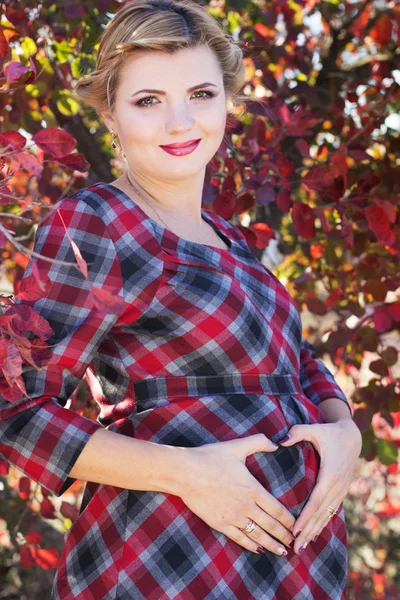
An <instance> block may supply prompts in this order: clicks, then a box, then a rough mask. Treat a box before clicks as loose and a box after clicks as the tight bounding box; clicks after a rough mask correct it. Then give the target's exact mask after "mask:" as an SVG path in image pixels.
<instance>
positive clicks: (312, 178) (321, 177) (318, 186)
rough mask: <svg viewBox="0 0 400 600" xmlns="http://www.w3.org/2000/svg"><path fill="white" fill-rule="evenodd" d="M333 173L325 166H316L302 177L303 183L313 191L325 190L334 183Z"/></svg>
mask: <svg viewBox="0 0 400 600" xmlns="http://www.w3.org/2000/svg"><path fill="white" fill-rule="evenodd" d="M333 179H334V177H333V175H332V172H331V171H330V170H326V169H325V167H314V168H313V169H310V170H309V171H308V173H307V174H306V175H304V177H303V179H302V183H303V184H304V185H305V186H307V187H308V189H309V190H311V191H316V192H323V191H324V190H325V189H326V188H327V187H328V186H329V185H331V184H332V183H333Z"/></svg>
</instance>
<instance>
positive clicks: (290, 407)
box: [109, 393, 323, 517]
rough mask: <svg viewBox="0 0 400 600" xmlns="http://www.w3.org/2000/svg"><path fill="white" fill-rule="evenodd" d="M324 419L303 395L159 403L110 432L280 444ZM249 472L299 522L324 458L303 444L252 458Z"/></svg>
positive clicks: (195, 441)
mask: <svg viewBox="0 0 400 600" xmlns="http://www.w3.org/2000/svg"><path fill="white" fill-rule="evenodd" d="M307 403H308V404H307ZM321 415H323V413H322V412H321V411H319V409H317V407H316V406H315V405H314V404H312V403H311V402H310V401H309V400H308V399H305V398H302V397H301V395H300V394H296V395H289V394H287V395H284V396H283V395H269V394H238V393H237V394H229V395H213V396H201V397H185V398H177V399H171V398H164V399H158V400H157V406H154V407H152V408H149V409H148V410H144V411H142V412H140V413H135V414H133V415H131V416H130V417H127V418H125V419H123V420H121V421H119V422H117V423H114V424H113V425H111V426H110V427H109V429H113V430H119V431H120V432H121V433H124V434H125V435H131V436H132V437H135V438H136V439H141V440H146V441H151V442H155V443H159V444H166V445H171V446H181V447H198V446H202V445H203V444H210V443H216V442H224V441H228V440H232V439H237V438H240V437H247V436H249V435H253V434H257V433H263V434H264V435H265V436H267V437H268V438H269V439H271V440H272V441H273V442H275V443H279V441H280V440H281V439H282V438H283V437H284V436H285V435H286V433H287V432H288V431H289V429H290V428H291V427H292V426H293V425H295V424H296V423H317V422H323V419H322V417H321ZM246 466H247V468H248V469H249V471H250V473H251V474H252V475H253V476H254V477H255V478H256V479H257V481H258V482H259V483H260V484H261V485H262V486H263V487H264V488H265V489H266V490H267V491H268V492H269V493H271V494H272V495H273V496H275V497H276V498H277V499H279V500H280V502H282V504H284V505H285V506H286V508H288V509H289V510H291V512H292V514H293V515H294V516H295V517H297V515H298V514H299V513H300V510H301V507H302V505H304V503H305V502H306V500H307V498H308V496H309V495H310V493H311V491H312V489H313V487H314V485H315V481H316V477H317V473H318V468H319V455H318V453H317V451H316V449H315V448H314V446H313V445H312V444H311V443H310V442H299V443H297V444H294V445H293V446H290V447H287V448H284V447H279V448H278V449H277V450H276V451H275V452H255V453H254V454H251V455H249V456H248V457H247V458H246ZM178 501H179V500H178Z"/></svg>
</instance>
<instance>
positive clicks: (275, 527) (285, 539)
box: [249, 505, 294, 547]
mask: <svg viewBox="0 0 400 600" xmlns="http://www.w3.org/2000/svg"><path fill="white" fill-rule="evenodd" d="M249 516H250V518H251V519H252V520H253V521H254V522H255V523H257V525H258V526H259V527H260V528H261V529H262V530H264V531H266V532H267V533H268V534H269V535H271V536H273V537H274V538H276V539H277V540H280V541H281V542H282V543H283V544H285V545H286V546H288V547H290V544H291V543H292V542H294V536H293V534H292V532H291V531H290V530H289V529H287V528H286V527H285V526H284V525H282V523H280V522H279V521H277V520H276V519H274V518H273V517H272V516H271V515H269V514H268V513H266V512H265V511H263V510H262V509H261V508H259V507H258V506H257V505H254V508H253V509H252V512H251V514H250V515H249Z"/></svg>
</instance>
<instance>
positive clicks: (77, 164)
mask: <svg viewBox="0 0 400 600" xmlns="http://www.w3.org/2000/svg"><path fill="white" fill-rule="evenodd" d="M55 160H56V162H58V163H59V164H60V165H64V167H67V168H68V169H73V170H74V171H79V172H80V173H85V172H86V171H88V170H89V169H90V164H89V163H88V162H87V161H86V160H85V158H84V157H83V156H82V154H79V152H75V154H67V156H62V157H61V158H57V159H55Z"/></svg>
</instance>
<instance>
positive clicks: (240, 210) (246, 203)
mask: <svg viewBox="0 0 400 600" xmlns="http://www.w3.org/2000/svg"><path fill="white" fill-rule="evenodd" d="M254 204H255V202H254V196H253V195H252V194H249V193H248V192H245V193H244V194H240V196H239V197H238V198H237V200H236V213H237V214H238V215H242V214H244V213H247V212H248V211H249V210H250V209H252V208H253V206H254Z"/></svg>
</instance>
